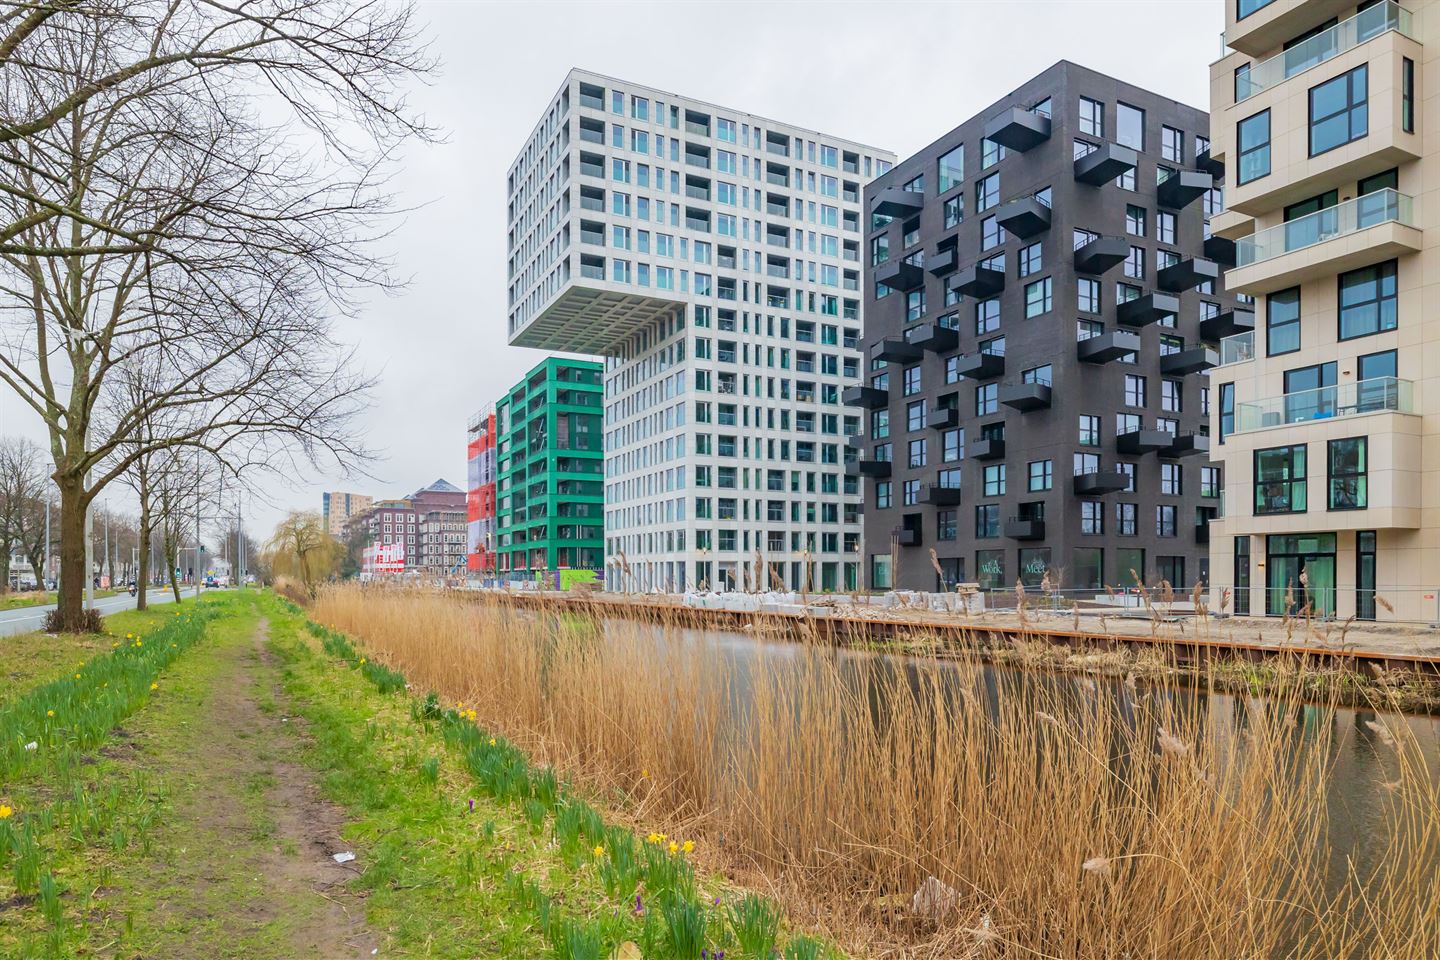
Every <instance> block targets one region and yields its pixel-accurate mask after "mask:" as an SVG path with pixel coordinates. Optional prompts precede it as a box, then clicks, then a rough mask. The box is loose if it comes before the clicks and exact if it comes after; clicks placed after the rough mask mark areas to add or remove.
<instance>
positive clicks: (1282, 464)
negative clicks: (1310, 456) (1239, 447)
mask: <svg viewBox="0 0 1440 960" xmlns="http://www.w3.org/2000/svg"><path fill="white" fill-rule="evenodd" d="M1305 482H1306V481H1305V445H1304V444H1299V445H1298V446H1291V447H1270V448H1268V449H1265V450H1256V451H1255V513H1257V514H1265V513H1304V512H1305Z"/></svg>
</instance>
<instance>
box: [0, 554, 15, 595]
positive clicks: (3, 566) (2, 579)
mask: <svg viewBox="0 0 1440 960" xmlns="http://www.w3.org/2000/svg"><path fill="white" fill-rule="evenodd" d="M13 546H14V545H13V544H11V543H10V542H9V541H5V542H3V543H0V597H3V596H4V595H5V594H7V593H9V592H10V551H11V549H13Z"/></svg>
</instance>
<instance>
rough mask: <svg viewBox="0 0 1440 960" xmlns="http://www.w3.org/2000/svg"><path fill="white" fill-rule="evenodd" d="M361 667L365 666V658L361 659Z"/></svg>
mask: <svg viewBox="0 0 1440 960" xmlns="http://www.w3.org/2000/svg"><path fill="white" fill-rule="evenodd" d="M360 666H362V667H363V666H365V658H364V657H361V658H360Z"/></svg>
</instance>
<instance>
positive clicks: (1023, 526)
mask: <svg viewBox="0 0 1440 960" xmlns="http://www.w3.org/2000/svg"><path fill="white" fill-rule="evenodd" d="M1005 536H1006V537H1008V538H1010V539H1011V540H1044V539H1045V521H1044V520H1032V519H1031V518H1029V517H1010V518H1009V519H1007V520H1006V521H1005Z"/></svg>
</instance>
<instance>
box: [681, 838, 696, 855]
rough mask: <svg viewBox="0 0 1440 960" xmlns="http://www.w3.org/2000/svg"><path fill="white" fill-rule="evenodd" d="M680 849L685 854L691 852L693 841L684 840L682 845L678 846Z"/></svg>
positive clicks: (693, 845) (693, 846) (693, 847)
mask: <svg viewBox="0 0 1440 960" xmlns="http://www.w3.org/2000/svg"><path fill="white" fill-rule="evenodd" d="M680 849H681V850H684V851H685V852H686V853H690V852H691V851H693V850H694V849H695V841H694V840H686V841H685V842H684V843H682V844H681V845H680Z"/></svg>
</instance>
